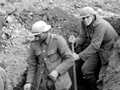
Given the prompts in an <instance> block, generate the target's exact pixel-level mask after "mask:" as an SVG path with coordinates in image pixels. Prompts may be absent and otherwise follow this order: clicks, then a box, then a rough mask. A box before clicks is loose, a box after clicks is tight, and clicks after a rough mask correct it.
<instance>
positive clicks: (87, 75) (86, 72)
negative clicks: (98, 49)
mask: <svg viewBox="0 0 120 90" xmlns="http://www.w3.org/2000/svg"><path fill="white" fill-rule="evenodd" d="M98 64H99V58H98V55H97V54H94V55H93V56H91V57H90V58H88V59H87V60H86V61H85V62H84V64H83V66H82V68H81V71H82V74H83V78H84V79H86V80H87V81H88V82H89V85H90V87H91V89H92V90H97V82H96V81H97V80H96V75H95V70H96V69H97V66H98Z"/></svg>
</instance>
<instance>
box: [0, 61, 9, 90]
mask: <svg viewBox="0 0 120 90" xmlns="http://www.w3.org/2000/svg"><path fill="white" fill-rule="evenodd" d="M7 88H8V87H7V76H6V71H5V67H4V64H3V63H2V62H0V90H6V89H7Z"/></svg>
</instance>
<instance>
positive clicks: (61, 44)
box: [56, 36, 73, 74]
mask: <svg viewBox="0 0 120 90" xmlns="http://www.w3.org/2000/svg"><path fill="white" fill-rule="evenodd" d="M57 45H58V51H59V53H60V55H61V58H62V62H61V64H59V65H58V66H57V67H56V70H57V71H58V72H59V73H60V74H63V73H65V72H66V71H67V70H68V69H69V68H70V67H71V66H72V65H73V56H72V52H71V50H70V48H69V47H68V44H67V42H66V40H65V39H64V38H63V37H61V36H59V38H58V41H57Z"/></svg>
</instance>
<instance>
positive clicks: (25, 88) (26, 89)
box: [24, 83, 32, 90]
mask: <svg viewBox="0 0 120 90" xmlns="http://www.w3.org/2000/svg"><path fill="white" fill-rule="evenodd" d="M31 86H32V84H31V83H27V84H25V85H24V90H31Z"/></svg>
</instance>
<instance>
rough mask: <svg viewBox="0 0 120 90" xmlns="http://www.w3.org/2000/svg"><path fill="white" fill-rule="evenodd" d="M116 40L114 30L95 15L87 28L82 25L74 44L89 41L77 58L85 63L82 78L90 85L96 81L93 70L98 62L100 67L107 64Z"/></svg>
mask: <svg viewBox="0 0 120 90" xmlns="http://www.w3.org/2000/svg"><path fill="white" fill-rule="evenodd" d="M117 38H118V34H117V32H116V31H115V29H114V28H113V27H112V26H111V25H110V24H109V23H108V22H107V21H105V20H104V19H102V18H100V17H99V16H97V15H95V18H94V20H93V21H92V23H91V24H90V25H89V26H85V25H84V24H82V29H81V30H80V35H79V38H78V39H77V42H76V44H77V45H79V46H80V45H82V44H83V43H84V42H85V41H86V40H89V41H90V44H89V45H88V46H87V47H86V48H85V49H84V50H83V51H82V52H81V53H79V57H80V58H81V59H82V60H83V61H85V62H84V64H83V66H82V68H81V70H82V73H83V76H84V78H85V79H88V80H91V84H92V81H95V80H96V79H95V70H96V68H97V66H98V65H99V61H101V64H102V66H104V65H107V64H108V62H109V61H108V58H109V57H110V55H111V51H112V47H113V45H114V43H115V41H116V39H117ZM94 84H95V83H94ZM92 90H96V89H92Z"/></svg>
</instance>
